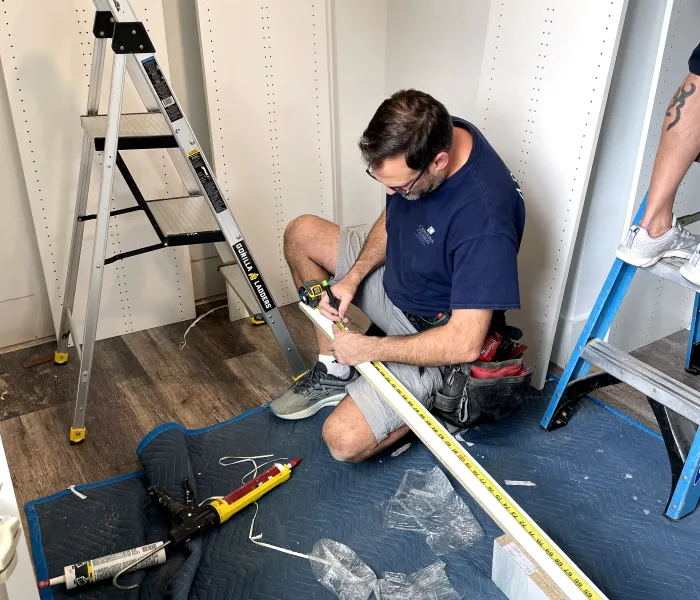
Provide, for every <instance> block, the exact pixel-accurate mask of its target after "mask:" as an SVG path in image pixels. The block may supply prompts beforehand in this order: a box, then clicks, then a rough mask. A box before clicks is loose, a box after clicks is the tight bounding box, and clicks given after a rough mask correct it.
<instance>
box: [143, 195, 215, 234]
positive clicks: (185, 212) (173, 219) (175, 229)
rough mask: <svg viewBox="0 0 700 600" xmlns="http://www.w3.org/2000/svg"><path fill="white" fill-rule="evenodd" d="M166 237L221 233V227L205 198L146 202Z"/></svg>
mask: <svg viewBox="0 0 700 600" xmlns="http://www.w3.org/2000/svg"><path fill="white" fill-rule="evenodd" d="M146 205H147V206H148V209H149V210H150V211H151V214H152V215H153V217H154V218H155V220H156V221H157V222H158V225H159V226H160V230H161V231H162V232H163V235H164V236H165V237H169V236H174V235H188V234H194V233H204V232H210V231H219V225H218V224H217V222H216V219H215V218H214V215H213V214H212V212H211V209H210V208H209V203H208V201H207V200H206V198H204V197H203V196H185V197H183V198H163V199H162V200H148V201H147V202H146Z"/></svg>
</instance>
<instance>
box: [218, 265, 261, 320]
mask: <svg viewBox="0 0 700 600" xmlns="http://www.w3.org/2000/svg"><path fill="white" fill-rule="evenodd" d="M219 271H221V274H222V275H223V276H224V279H225V280H226V284H227V285H229V286H230V287H231V289H232V290H233V292H234V293H235V294H236V296H238V298H239V300H240V301H241V302H242V303H243V306H245V308H246V310H247V311H248V314H249V315H254V314H257V313H259V312H260V308H259V307H258V304H257V302H256V300H255V296H253V292H251V291H250V288H249V287H248V282H247V281H246V276H245V275H244V274H243V272H242V271H241V268H240V267H239V266H238V263H231V264H227V265H221V266H220V267H219Z"/></svg>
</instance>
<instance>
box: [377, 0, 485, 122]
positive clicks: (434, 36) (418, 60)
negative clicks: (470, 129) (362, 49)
mask: <svg viewBox="0 0 700 600" xmlns="http://www.w3.org/2000/svg"><path fill="white" fill-rule="evenodd" d="M489 5H490V2H489V0H469V1H465V0H435V1H433V2H425V1H424V0H388V11H387V12H388V18H387V26H386V48H387V49H386V86H385V90H386V94H387V96H388V95H391V94H393V93H394V92H396V91H397V90H400V89H404V88H415V89H419V90H421V91H423V92H426V93H428V94H431V95H432V96H434V97H435V98H437V99H438V100H439V101H440V102H442V103H443V104H444V105H445V106H446V107H447V109H448V110H449V111H450V113H451V114H453V115H456V116H459V117H462V118H464V119H467V120H470V119H473V118H474V113H475V109H476V96H477V91H478V87H479V76H480V73H481V62H482V57H483V54H484V43H485V40H486V25H487V22H488V16H489Z"/></svg>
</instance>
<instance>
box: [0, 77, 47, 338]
mask: <svg viewBox="0 0 700 600" xmlns="http://www.w3.org/2000/svg"><path fill="white" fill-rule="evenodd" d="M0 165H2V168H0V214H2V218H0V240H2V245H3V248H4V250H5V252H4V258H3V260H2V267H1V268H0V348H4V347H6V346H10V345H13V344H20V343H23V342H27V341H30V340H34V339H37V338H43V337H46V336H50V335H53V333H54V329H53V323H52V322H51V308H50V307H49V297H48V295H47V293H46V284H45V283H44V277H43V275H42V271H41V260H40V258H39V248H38V246H37V243H36V235H35V233H34V224H33V223H32V216H31V214H30V212H29V198H28V197H27V187H26V185H25V183H24V175H23V173H22V165H21V164H20V158H19V148H18V147H17V138H16V136H15V128H14V125H13V124H12V116H11V115H10V104H9V100H8V98H7V88H6V86H5V79H4V77H3V72H2V64H0Z"/></svg>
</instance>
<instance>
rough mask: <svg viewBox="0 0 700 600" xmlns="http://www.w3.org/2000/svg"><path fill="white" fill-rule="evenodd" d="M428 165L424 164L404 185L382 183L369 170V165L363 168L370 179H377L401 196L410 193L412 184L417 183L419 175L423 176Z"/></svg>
mask: <svg viewBox="0 0 700 600" xmlns="http://www.w3.org/2000/svg"><path fill="white" fill-rule="evenodd" d="M429 166H430V165H425V166H424V167H423V168H422V169H421V170H420V173H418V175H417V176H416V178H415V179H414V180H413V181H409V182H408V183H407V184H406V185H386V184H385V183H382V182H381V181H379V179H377V178H376V177H375V176H374V175H373V173H372V171H370V170H369V167H367V168H366V169H365V173H367V175H369V176H370V177H371V178H372V179H374V180H375V181H379V183H381V184H382V185H385V186H386V187H388V188H389V189H390V190H393V191H395V192H396V193H397V194H401V195H402V196H407V195H408V194H410V193H411V190H412V189H413V186H414V185H416V183H418V180H419V179H420V178H421V177H423V174H424V173H425V172H426V171H427V170H428V167H429Z"/></svg>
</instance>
